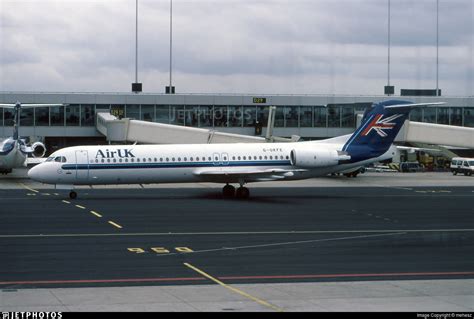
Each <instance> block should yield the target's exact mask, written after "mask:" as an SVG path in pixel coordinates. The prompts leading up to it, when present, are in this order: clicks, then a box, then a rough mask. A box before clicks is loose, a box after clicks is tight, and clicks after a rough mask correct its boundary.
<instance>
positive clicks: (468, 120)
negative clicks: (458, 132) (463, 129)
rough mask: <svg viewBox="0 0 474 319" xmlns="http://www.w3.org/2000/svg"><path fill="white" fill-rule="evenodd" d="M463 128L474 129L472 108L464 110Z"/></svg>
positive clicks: (473, 109) (473, 110)
mask: <svg viewBox="0 0 474 319" xmlns="http://www.w3.org/2000/svg"><path fill="white" fill-rule="evenodd" d="M464 126H469V127H474V108H464Z"/></svg>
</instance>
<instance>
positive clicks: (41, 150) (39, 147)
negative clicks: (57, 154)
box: [31, 142, 46, 157]
mask: <svg viewBox="0 0 474 319" xmlns="http://www.w3.org/2000/svg"><path fill="white" fill-rule="evenodd" d="M31 149H32V152H31V155H33V157H43V156H44V154H46V146H44V144H43V143H41V142H35V143H33V145H31Z"/></svg>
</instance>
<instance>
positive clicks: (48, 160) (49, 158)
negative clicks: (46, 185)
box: [46, 156, 54, 162]
mask: <svg viewBox="0 0 474 319" xmlns="http://www.w3.org/2000/svg"><path fill="white" fill-rule="evenodd" d="M52 160H54V157H52V156H50V157H48V158H47V159H46V162H51V161H52Z"/></svg>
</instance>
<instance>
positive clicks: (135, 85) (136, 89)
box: [132, 0, 142, 93]
mask: <svg viewBox="0 0 474 319" xmlns="http://www.w3.org/2000/svg"><path fill="white" fill-rule="evenodd" d="M141 91H142V84H141V83H138V0H135V83H132V92H134V93H139V92H141Z"/></svg>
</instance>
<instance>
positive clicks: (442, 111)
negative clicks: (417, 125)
mask: <svg viewBox="0 0 474 319" xmlns="http://www.w3.org/2000/svg"><path fill="white" fill-rule="evenodd" d="M437 123H438V124H449V108H447V107H438V120H437Z"/></svg>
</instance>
